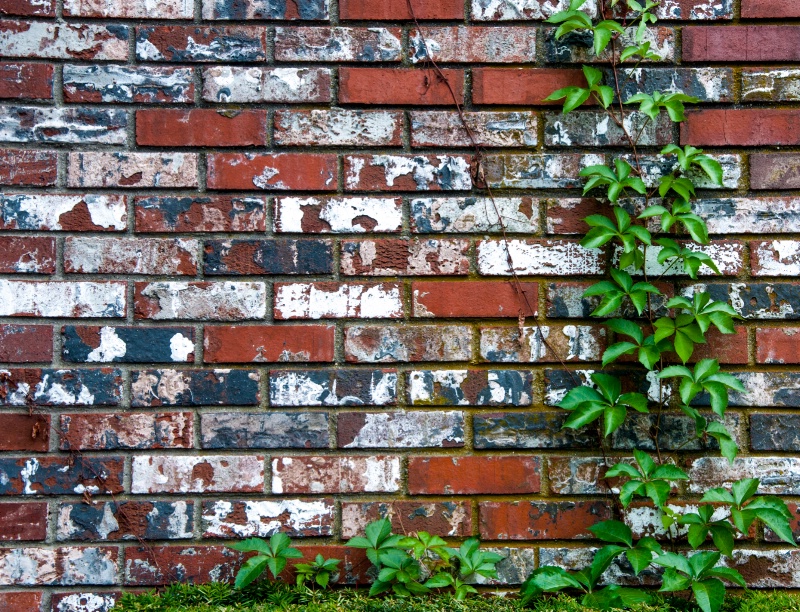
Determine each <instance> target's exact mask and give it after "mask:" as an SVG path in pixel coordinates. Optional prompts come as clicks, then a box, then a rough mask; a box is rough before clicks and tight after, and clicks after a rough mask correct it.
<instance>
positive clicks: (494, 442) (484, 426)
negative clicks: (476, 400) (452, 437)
mask: <svg viewBox="0 0 800 612" xmlns="http://www.w3.org/2000/svg"><path fill="white" fill-rule="evenodd" d="M566 418H567V413H566V412H564V413H563V414H561V413H553V412H506V413H499V414H476V415H475V418H474V420H473V431H474V433H475V448H480V449H487V448H588V447H593V446H594V445H596V444H597V434H596V432H595V431H593V430H591V428H590V431H586V430H580V431H575V430H573V429H562V425H563V424H564V421H565V420H566Z"/></svg>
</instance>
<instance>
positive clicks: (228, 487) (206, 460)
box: [131, 455, 264, 495]
mask: <svg viewBox="0 0 800 612" xmlns="http://www.w3.org/2000/svg"><path fill="white" fill-rule="evenodd" d="M263 490H264V457H262V456H260V455H249V456H237V455H220V456H215V455H203V456H202V457H196V456H195V457H193V456H190V455H180V456H176V455H173V456H159V455H137V456H135V457H134V458H133V462H132V464H131V493H133V494H134V495H135V494H137V493H142V494H146V493H222V492H225V493H261V492H262V491H263Z"/></svg>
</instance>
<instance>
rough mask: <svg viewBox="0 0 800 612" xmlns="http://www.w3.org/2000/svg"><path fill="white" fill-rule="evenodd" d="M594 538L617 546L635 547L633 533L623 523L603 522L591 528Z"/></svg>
mask: <svg viewBox="0 0 800 612" xmlns="http://www.w3.org/2000/svg"><path fill="white" fill-rule="evenodd" d="M589 531H591V532H592V533H593V534H594V536H595V537H596V538H597V539H599V540H603V542H611V543H617V544H625V545H626V546H628V547H631V546H633V532H632V531H631V528H630V527H628V526H627V525H626V524H625V523H623V522H621V521H601V522H599V523H595V524H594V525H592V526H591V527H589Z"/></svg>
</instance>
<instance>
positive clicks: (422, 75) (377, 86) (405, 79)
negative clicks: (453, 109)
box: [339, 67, 464, 106]
mask: <svg viewBox="0 0 800 612" xmlns="http://www.w3.org/2000/svg"><path fill="white" fill-rule="evenodd" d="M442 73H443V75H444V77H445V78H446V79H447V81H448V83H449V84H450V87H448V86H447V85H446V84H445V83H444V82H443V81H440V80H439V79H430V77H429V75H428V73H427V71H425V70H418V69H408V68H345V67H343V68H341V69H340V70H339V102H341V103H342V104H382V105H388V106H397V105H399V104H407V105H412V106H451V105H453V103H454V102H457V103H459V104H461V102H462V100H463V98H464V71H463V70H454V69H452V68H444V69H443V70H442ZM451 90H452V93H451ZM454 96H455V100H454V99H453V97H454Z"/></svg>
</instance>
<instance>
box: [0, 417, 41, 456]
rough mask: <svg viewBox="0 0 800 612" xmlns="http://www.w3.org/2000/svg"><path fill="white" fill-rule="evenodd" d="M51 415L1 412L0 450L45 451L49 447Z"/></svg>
mask: <svg viewBox="0 0 800 612" xmlns="http://www.w3.org/2000/svg"><path fill="white" fill-rule="evenodd" d="M49 439H50V417H49V416H48V415H46V414H32V415H29V414H0V451H34V452H40V453H44V452H47V449H48V447H49V444H48V440H49Z"/></svg>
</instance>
